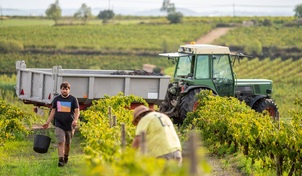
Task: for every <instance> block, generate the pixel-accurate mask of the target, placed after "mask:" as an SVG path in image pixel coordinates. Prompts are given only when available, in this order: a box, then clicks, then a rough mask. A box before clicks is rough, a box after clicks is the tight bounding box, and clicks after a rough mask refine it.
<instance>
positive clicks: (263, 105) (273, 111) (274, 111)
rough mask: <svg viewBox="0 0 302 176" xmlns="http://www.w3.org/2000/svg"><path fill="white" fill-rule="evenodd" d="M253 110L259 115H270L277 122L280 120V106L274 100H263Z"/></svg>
mask: <svg viewBox="0 0 302 176" xmlns="http://www.w3.org/2000/svg"><path fill="white" fill-rule="evenodd" d="M253 109H255V111H257V112H259V113H268V114H269V115H270V116H271V117H273V118H274V119H275V120H279V110H278V106H277V105H276V103H275V102H274V101H273V100H272V99H261V100H260V101H259V102H257V103H256V105H254V108H253Z"/></svg>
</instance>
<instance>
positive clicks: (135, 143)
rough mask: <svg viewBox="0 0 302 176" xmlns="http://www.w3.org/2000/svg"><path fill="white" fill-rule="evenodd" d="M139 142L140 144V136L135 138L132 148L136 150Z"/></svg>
mask: <svg viewBox="0 0 302 176" xmlns="http://www.w3.org/2000/svg"><path fill="white" fill-rule="evenodd" d="M140 142H141V136H140V135H138V136H135V138H134V141H133V142H132V147H133V148H135V149H138V148H139V146H140Z"/></svg>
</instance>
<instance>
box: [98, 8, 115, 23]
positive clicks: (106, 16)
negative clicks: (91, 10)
mask: <svg viewBox="0 0 302 176" xmlns="http://www.w3.org/2000/svg"><path fill="white" fill-rule="evenodd" d="M113 17H114V12H113V11H112V10H103V11H100V13H99V14H98V18H99V19H102V20H103V23H107V22H108V20H110V19H112V18H113Z"/></svg>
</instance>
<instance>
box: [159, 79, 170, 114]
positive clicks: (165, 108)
mask: <svg viewBox="0 0 302 176" xmlns="http://www.w3.org/2000/svg"><path fill="white" fill-rule="evenodd" d="M170 87H172V84H171V83H170V84H169V86H168V89H169V88H170ZM172 98H173V97H172V94H171V93H170V92H168V91H167V92H166V96H165V99H164V101H163V102H162V103H161V104H160V106H159V112H163V113H165V112H167V111H169V110H170V109H171V108H172V105H171V103H170V101H171V100H172Z"/></svg>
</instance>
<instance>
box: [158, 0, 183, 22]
mask: <svg viewBox="0 0 302 176" xmlns="http://www.w3.org/2000/svg"><path fill="white" fill-rule="evenodd" d="M175 9H176V8H175V5H174V3H170V0H164V2H163V5H162V7H161V9H160V11H166V12H167V13H168V16H167V19H168V20H169V21H170V23H181V21H182V17H183V14H182V13H181V12H176V10H175Z"/></svg>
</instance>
